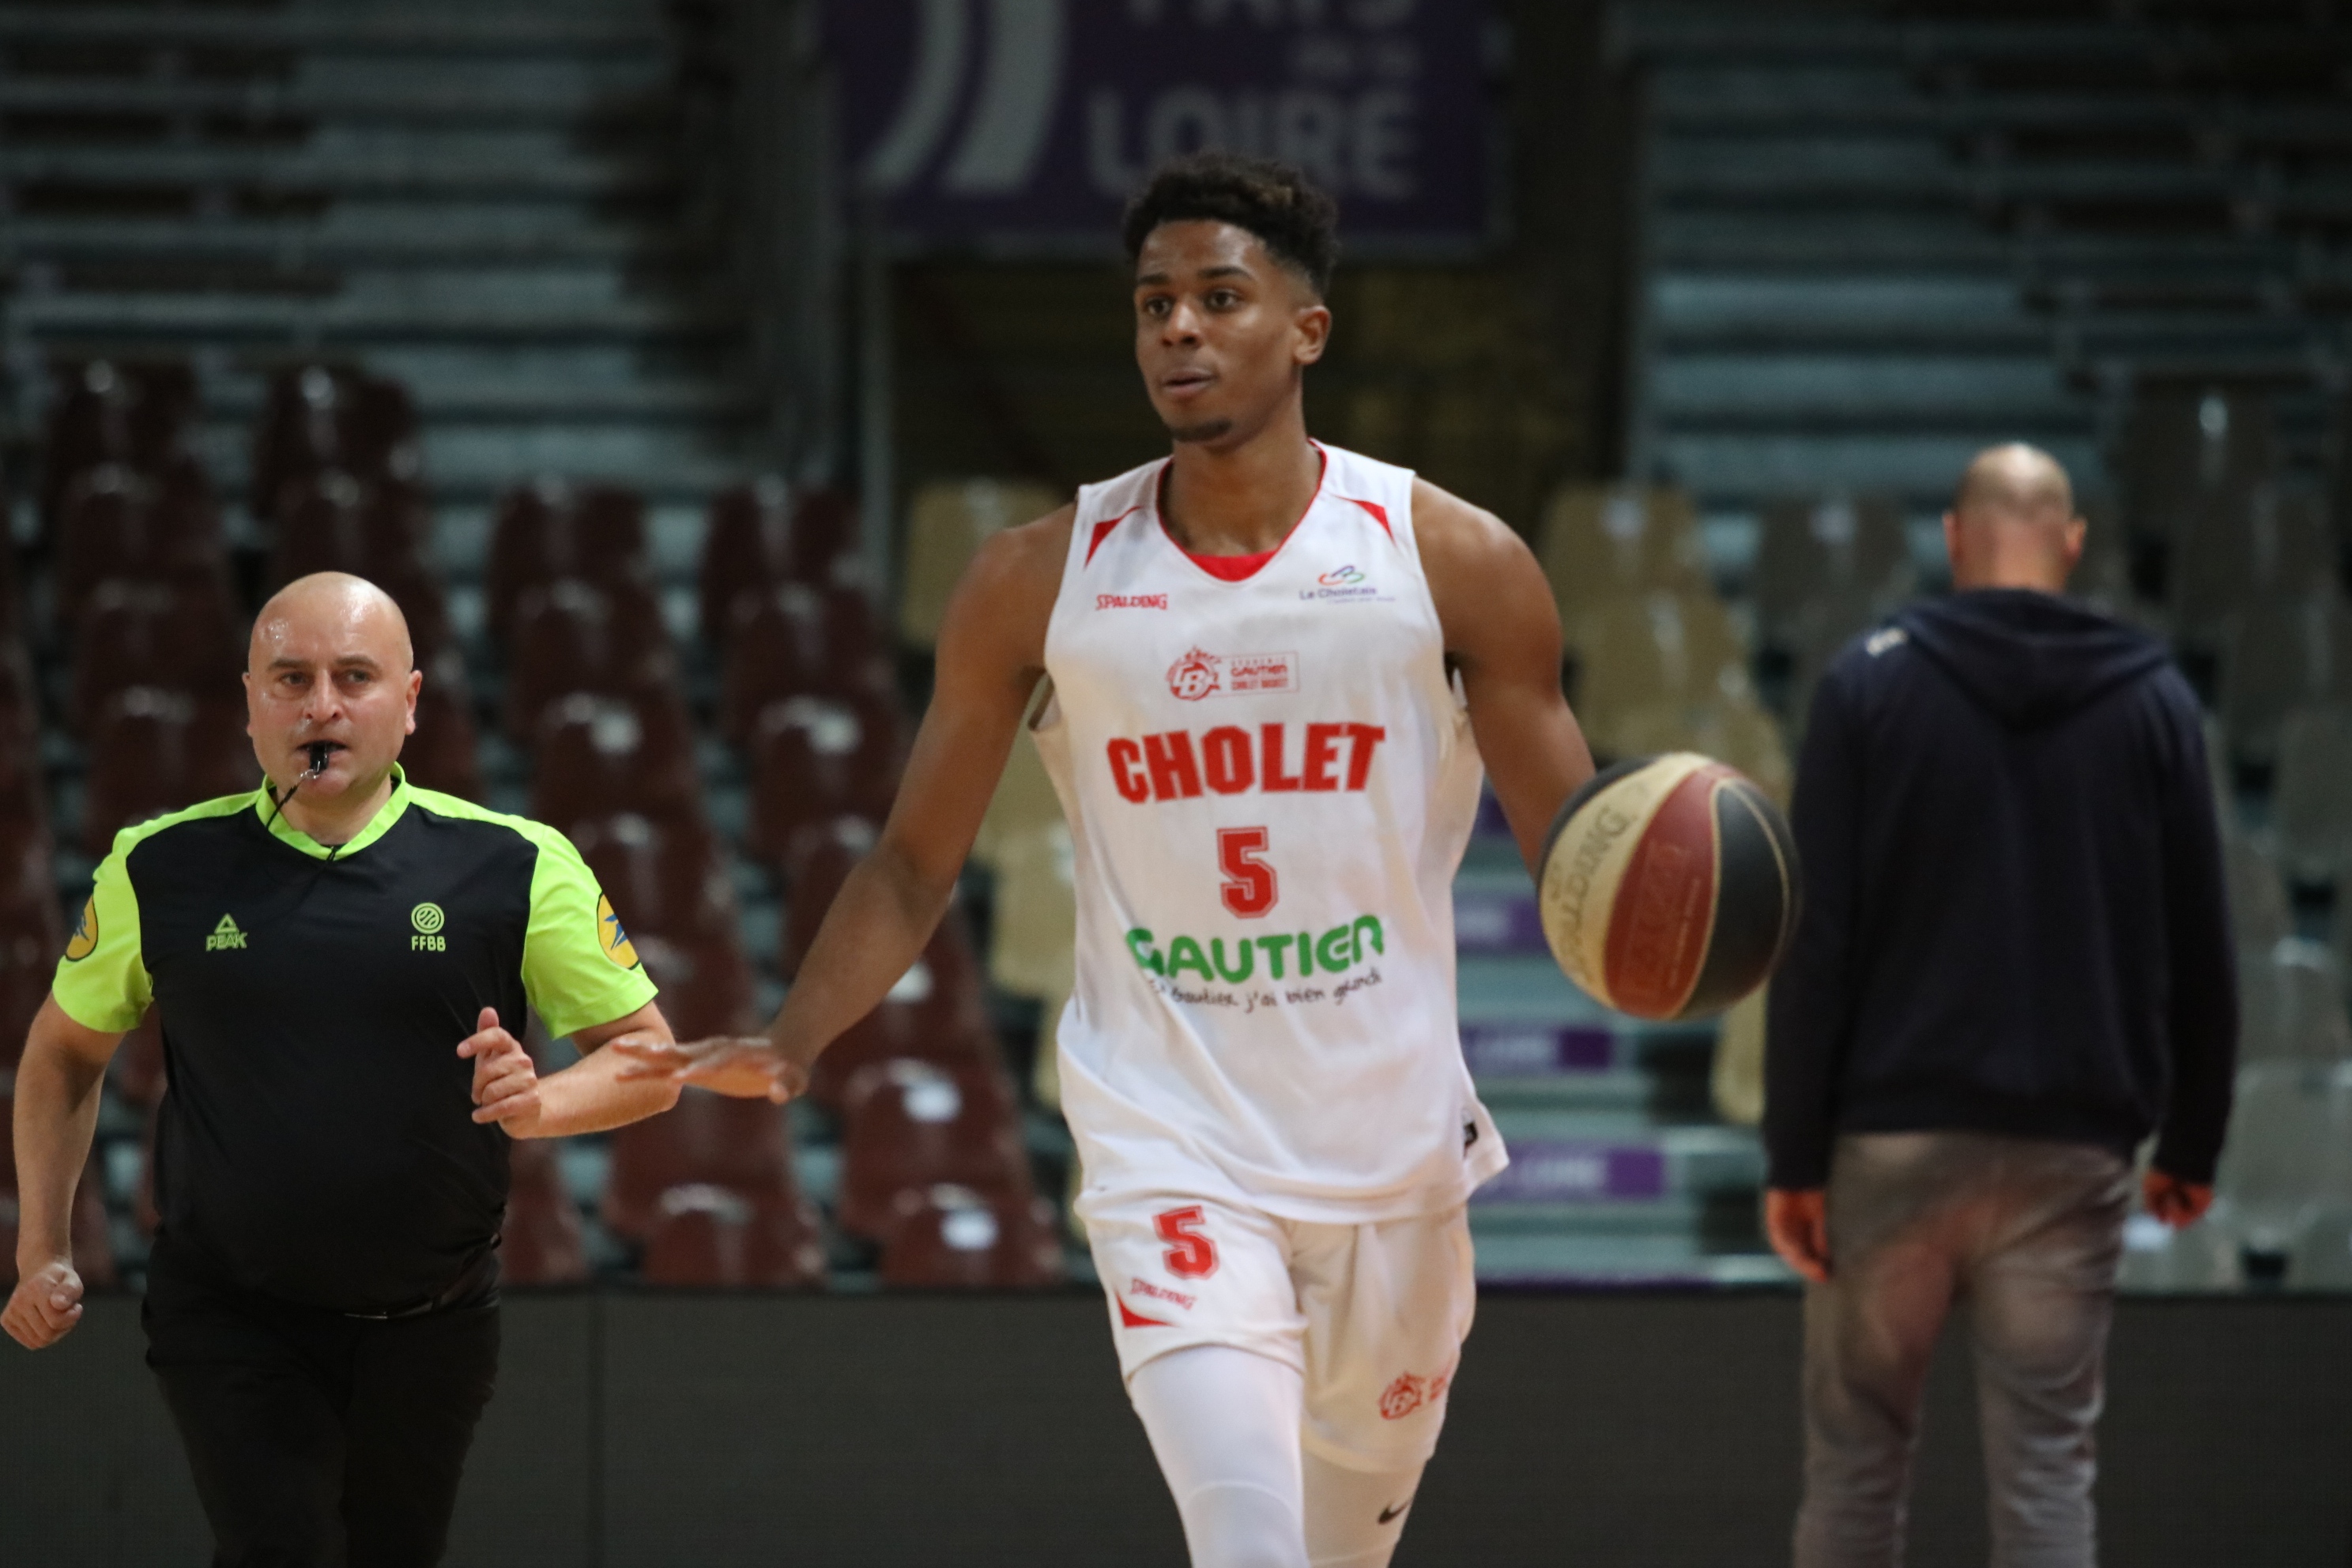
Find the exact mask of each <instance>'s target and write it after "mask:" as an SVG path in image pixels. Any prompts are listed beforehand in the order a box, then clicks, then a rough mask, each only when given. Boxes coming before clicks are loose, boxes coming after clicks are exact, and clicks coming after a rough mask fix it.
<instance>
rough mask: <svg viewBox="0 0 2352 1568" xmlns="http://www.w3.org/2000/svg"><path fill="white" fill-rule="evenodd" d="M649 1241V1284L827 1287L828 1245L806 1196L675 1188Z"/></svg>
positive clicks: (707, 1186) (696, 1185)
mask: <svg viewBox="0 0 2352 1568" xmlns="http://www.w3.org/2000/svg"><path fill="white" fill-rule="evenodd" d="M655 1208H656V1216H655V1219H654V1222H653V1228H652V1230H651V1231H650V1232H649V1233H648V1234H647V1236H646V1249H645V1258H644V1260H643V1264H642V1268H643V1270H644V1274H645V1280H646V1284H648V1285H666V1286H670V1287H673V1288H685V1289H760V1290H805V1289H821V1288H822V1287H823V1286H824V1239H823V1235H824V1233H823V1231H822V1230H821V1229H820V1228H819V1226H818V1222H817V1217H816V1213H815V1211H814V1209H813V1208H811V1207H810V1206H809V1205H808V1202H807V1201H806V1200H805V1199H793V1200H791V1201H785V1200H782V1199H779V1198H778V1197H777V1196H776V1195H775V1194H772V1193H745V1192H738V1191H736V1190H735V1189H734V1188H731V1187H727V1186H721V1185H719V1184H715V1183H710V1182H688V1183H686V1184H681V1185H679V1186H675V1187H671V1188H669V1189H668V1190H667V1191H666V1192H664V1193H663V1194H661V1196H660V1197H659V1198H658V1199H657V1200H656V1205H655Z"/></svg>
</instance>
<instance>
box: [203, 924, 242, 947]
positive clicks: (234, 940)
mask: <svg viewBox="0 0 2352 1568" xmlns="http://www.w3.org/2000/svg"><path fill="white" fill-rule="evenodd" d="M244 948H245V933H244V932H243V931H239V930H237V929H236V916H234V915H223V916H221V918H220V924H218V925H216V926H215V927H213V934H212V935H210V936H208V937H206V938H205V952H228V951H230V950H231V949H235V950H236V951H238V952H242V951H244Z"/></svg>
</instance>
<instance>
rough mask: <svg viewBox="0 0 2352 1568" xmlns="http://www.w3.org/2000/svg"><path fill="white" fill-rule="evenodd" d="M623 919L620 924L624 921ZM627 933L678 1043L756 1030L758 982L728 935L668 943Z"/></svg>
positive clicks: (663, 938) (633, 931)
mask: <svg viewBox="0 0 2352 1568" xmlns="http://www.w3.org/2000/svg"><path fill="white" fill-rule="evenodd" d="M622 919H623V921H624V923H625V922H626V921H627V920H628V916H627V915H626V914H624V915H623V917H622ZM628 930H629V939H630V941H631V942H632V943H633V944H634V945H635V948H636V950H637V957H638V959H639V960H640V961H641V962H642V963H644V964H645V966H646V975H647V977H648V978H650V979H651V980H652V981H653V983H654V984H655V985H656V986H657V987H659V988H660V991H661V995H660V996H659V998H658V1000H659V1002H660V1004H661V1010H662V1016H663V1017H664V1018H666V1019H667V1020H668V1021H669V1026H670V1030H671V1032H672V1033H674V1034H675V1035H676V1036H677V1037H678V1038H679V1039H681V1040H699V1039H707V1038H709V1037H710V1036H712V1035H741V1034H748V1033H750V1032H751V1031H752V1030H754V1029H756V1028H758V1027H759V1026H760V1025H761V1022H762V1020H761V1017H760V1016H759V1008H758V994H757V982H756V979H755V977H754V976H753V974H752V973H751V960H749V959H748V958H746V957H744V955H743V948H742V944H741V942H740V941H738V939H737V937H736V935H735V933H734V932H733V931H722V932H719V933H718V934H715V935H713V934H696V935H688V936H682V937H670V936H664V935H659V934H647V935H643V936H640V935H639V934H638V933H637V931H636V929H635V927H634V926H631V927H629V928H628Z"/></svg>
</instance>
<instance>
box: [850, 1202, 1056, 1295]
mask: <svg viewBox="0 0 2352 1568" xmlns="http://www.w3.org/2000/svg"><path fill="white" fill-rule="evenodd" d="M881 1274H882V1282H883V1283H884V1284H885V1285H890V1286H895V1287H898V1288H899V1289H935V1290H936V1289H963V1290H1039V1289H1048V1288H1050V1287H1052V1286H1055V1285H1059V1284H1060V1283H1062V1281H1063V1279H1064V1278H1065V1277H1066V1276H1065V1269H1064V1264H1063V1260H1062V1241H1061V1237H1060V1236H1059V1234H1058V1233H1057V1231H1056V1229H1055V1220H1054V1205H1052V1204H1050V1203H1048V1202H1046V1201H1045V1199H1044V1198H1038V1197H1030V1198H1023V1197H1020V1196H1015V1195H1010V1194H1006V1195H999V1196H994V1197H992V1196H990V1195H989V1194H984V1193H976V1192H973V1191H971V1189H969V1188H965V1187H959V1186H957V1185H955V1184H951V1183H947V1184H940V1185H938V1186H934V1187H930V1188H929V1189H923V1190H917V1191H912V1192H908V1193H906V1194H901V1196H900V1199H899V1204H898V1220H897V1223H896V1225H895V1226H894V1227H893V1229H892V1232H891V1237H890V1240H889V1242H888V1244H887V1246H885V1247H883V1249H882V1262H881Z"/></svg>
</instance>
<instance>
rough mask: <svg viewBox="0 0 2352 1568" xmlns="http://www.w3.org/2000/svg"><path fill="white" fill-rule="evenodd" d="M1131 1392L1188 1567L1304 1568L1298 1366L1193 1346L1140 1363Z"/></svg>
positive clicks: (1301, 1401)
mask: <svg viewBox="0 0 2352 1568" xmlns="http://www.w3.org/2000/svg"><path fill="white" fill-rule="evenodd" d="M1128 1396H1129V1398H1130V1399H1132V1400H1133V1401H1134V1402H1135V1413H1136V1414H1137V1415H1139V1416H1141V1417H1142V1418H1143V1430H1144V1432H1145V1433H1146V1435H1148V1436H1150V1439H1151V1451H1152V1453H1153V1454H1154V1455H1156V1456H1158V1458H1159V1460H1160V1474H1161V1475H1162V1476H1165V1477H1166V1478H1167V1479H1168V1489H1169V1491H1170V1492H1171V1493H1172V1494H1173V1495H1174V1497H1175V1499H1176V1511H1177V1512H1178V1513H1180V1514H1181V1515H1182V1516H1183V1519H1184V1542H1185V1544H1186V1545H1187V1546H1188V1547H1190V1548H1191V1550H1192V1568H1309V1565H1308V1563H1307V1531H1306V1526H1305V1524H1304V1523H1303V1522H1302V1521H1303V1519H1304V1515H1305V1504H1304V1501H1303V1499H1302V1492H1303V1489H1304V1485H1305V1483H1304V1480H1303V1479H1302V1475H1301V1471H1300V1464H1299V1451H1298V1423H1299V1416H1300V1414H1301V1411H1302V1409H1303V1407H1304V1405H1305V1402H1306V1383H1305V1380H1304V1379H1302V1378H1301V1377H1300V1376H1299V1374H1298V1373H1297V1372H1295V1371H1293V1370H1292V1369H1290V1368H1289V1367H1287V1366H1285V1365H1283V1363H1280V1362H1278V1361H1275V1360H1273V1359H1271V1358H1269V1357H1266V1356H1262V1355H1258V1354H1255V1352H1250V1351H1244V1350H1234V1349H1233V1348H1232V1347H1231V1346H1227V1345H1196V1346H1194V1347H1193V1348H1192V1349H1191V1350H1181V1351H1171V1352H1169V1353H1168V1354H1167V1355H1164V1356H1160V1357H1159V1358H1158V1359H1157V1360H1154V1361H1150V1362H1146V1363H1144V1364H1143V1366H1142V1367H1141V1368H1139V1370H1138V1371H1137V1372H1136V1374H1135V1375H1134V1376H1133V1377H1131V1378H1129V1380H1128Z"/></svg>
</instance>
